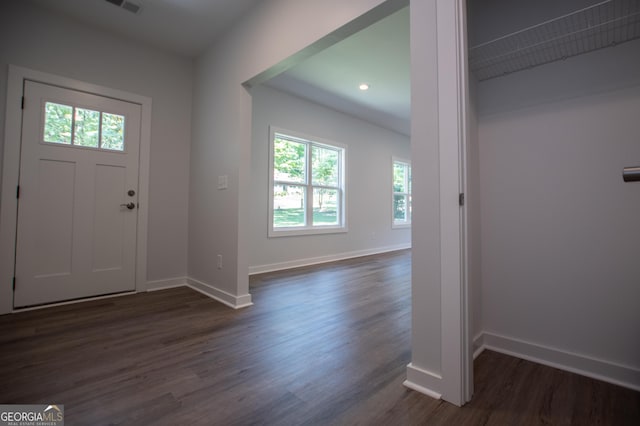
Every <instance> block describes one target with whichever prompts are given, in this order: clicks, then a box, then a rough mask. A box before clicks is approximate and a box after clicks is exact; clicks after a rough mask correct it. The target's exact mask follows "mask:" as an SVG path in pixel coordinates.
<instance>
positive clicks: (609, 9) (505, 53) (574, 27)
mask: <svg viewBox="0 0 640 426" xmlns="http://www.w3.org/2000/svg"><path fill="white" fill-rule="evenodd" d="M637 38H640V0H607V1H603V2H601V3H597V4H595V5H592V6H589V7H587V8H584V9H581V10H578V11H576V12H573V13H570V14H568V15H564V16H560V17H558V18H555V19H552V20H549V21H546V22H543V23H541V24H538V25H534V26H532V27H529V28H526V29H524V30H521V31H517V32H514V33H511V34H508V35H506V36H503V37H500V38H497V39H495V40H491V41H489V42H486V43H482V44H479V45H477V46H472V47H470V48H469V69H470V70H471V72H472V73H473V74H474V75H475V77H476V78H477V79H478V81H483V80H488V79H491V78H495V77H500V76H502V75H506V74H510V73H513V72H516V71H521V70H524V69H528V68H533V67H536V66H538V65H543V64H547V63H549V62H554V61H558V60H563V59H566V58H569V57H571V56H576V55H580V54H583V53H587V52H591V51H593V50H597V49H602V48H605V47H609V46H615V45H617V44H620V43H624V42H626V41H631V40H634V39H637Z"/></svg>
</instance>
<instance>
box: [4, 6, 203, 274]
mask: <svg viewBox="0 0 640 426" xmlns="http://www.w3.org/2000/svg"><path fill="white" fill-rule="evenodd" d="M8 64H14V65H18V66H22V67H26V68H30V69H34V70H38V71H44V72H47V73H51V74H56V75H60V76H63V77H69V78H74V79H77V80H81V81H85V82H88V83H92V84H97V85H102V86H106V87H109V88H113V89H119V90H124V91H129V92H132V93H136V94H139V95H144V96H148V97H151V98H152V100H153V107H152V108H153V110H152V120H151V121H152V122H151V159H150V161H151V165H150V188H149V192H150V194H149V204H150V205H149V241H148V280H161V279H169V278H176V277H184V276H185V275H186V269H187V258H186V255H187V206H188V196H187V190H186V189H187V187H188V170H189V144H190V142H191V128H190V125H191V121H190V120H191V93H192V92H191V91H192V71H193V64H192V61H191V60H189V59H185V58H181V57H178V56H175V55H173V54H169V53H165V52H163V51H160V50H157V49H154V48H149V47H146V46H144V45H141V44H138V43H136V42H133V41H131V40H127V39H123V38H120V37H117V36H113V35H110V34H108V33H105V32H102V31H100V30H98V29H95V28H93V27H89V26H86V25H84V24H81V23H78V22H76V21H74V20H72V19H69V18H65V17H62V16H59V15H57V14H55V13H53V12H50V11H45V10H43V9H40V8H39V7H36V6H33V5H31V4H30V3H29V2H24V1H3V2H2V3H1V5H0V138H4V119H5V98H6V92H7V87H6V84H7V72H8ZM2 146H4V141H2ZM0 152H1V150H0ZM0 155H1V154H0Z"/></svg>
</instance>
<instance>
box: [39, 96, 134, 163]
mask: <svg viewBox="0 0 640 426" xmlns="http://www.w3.org/2000/svg"><path fill="white" fill-rule="evenodd" d="M124 131H125V117H124V116H123V115H119V114H111V113H108V112H103V111H96V110H91V109H87V108H80V107H75V106H71V105H64V104H59V103H55V102H45V106H44V129H43V142H45V143H51V144H61V145H71V146H77V147H84V148H94V149H100V150H105V151H120V152H123V151H124V148H125V144H124Z"/></svg>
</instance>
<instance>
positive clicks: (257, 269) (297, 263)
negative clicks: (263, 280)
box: [249, 243, 411, 275]
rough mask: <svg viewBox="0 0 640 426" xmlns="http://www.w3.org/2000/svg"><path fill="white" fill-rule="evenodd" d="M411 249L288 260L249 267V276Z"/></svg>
mask: <svg viewBox="0 0 640 426" xmlns="http://www.w3.org/2000/svg"><path fill="white" fill-rule="evenodd" d="M410 248H411V243H408V244H398V245H395V246H386V247H378V248H372V249H366V250H356V251H349V252H344V253H334V254H329V255H326V256H318V257H309V258H306V259H297V260H289V261H286V262H279V263H271V264H268V265H256V266H250V267H249V275H256V274H264V273H266V272H274V271H282V270H285V269H292V268H300V267H302V266H310V265H319V264H321V263H328V262H336V261H338V260H346V259H353V258H355V257H363V256H371V255H374V254H381V253H389V252H392V251H399V250H406V249H410Z"/></svg>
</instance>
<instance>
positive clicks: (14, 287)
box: [13, 277, 16, 290]
mask: <svg viewBox="0 0 640 426" xmlns="http://www.w3.org/2000/svg"><path fill="white" fill-rule="evenodd" d="M13 289H14V290H15V289H16V277H13Z"/></svg>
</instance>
